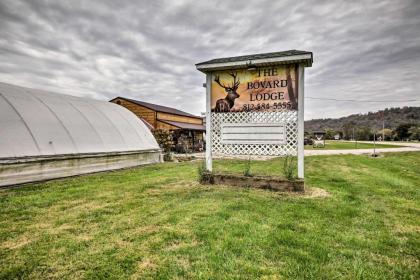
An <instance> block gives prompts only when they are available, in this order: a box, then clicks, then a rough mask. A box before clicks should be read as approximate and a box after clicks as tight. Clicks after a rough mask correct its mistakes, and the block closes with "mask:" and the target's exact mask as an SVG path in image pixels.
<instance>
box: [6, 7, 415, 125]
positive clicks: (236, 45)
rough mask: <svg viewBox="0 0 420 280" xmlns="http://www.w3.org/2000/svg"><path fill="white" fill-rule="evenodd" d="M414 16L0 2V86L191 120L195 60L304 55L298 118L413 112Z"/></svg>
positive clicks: (201, 101)
mask: <svg viewBox="0 0 420 280" xmlns="http://www.w3.org/2000/svg"><path fill="white" fill-rule="evenodd" d="M419 15H420V1H419V0H412V1H410V0H399V1H395V0H387V1H369V0H366V1H320V0H315V1H289V0H287V1H274V0H267V1H264V0H261V1H228V0H222V1H208V0H207V1H197V0H191V1H190V0H186V1H184V0H182V1H178V0H176V1H175V0H172V1H134V0H130V1H125V0H119V1H114V0H109V1H104V0H102V1H75V0H72V1H70V0H69V1H55V0H52V1H42V0H33V1H31V0H27V1H21V0H2V1H0V81H1V82H5V83H11V84H15V85H20V86H27V87H32V88H39V89H46V90H51V91H55V92H59V93H66V94H71V95H77V96H83V97H90V98H95V99H101V100H110V99H112V98H114V97H116V96H124V97H128V98H133V99H138V100H142V101H147V102H152V103H157V104H160V105H166V106H170V107H175V108H178V109H181V110H184V111H187V112H190V113H194V114H197V115H198V114H200V113H201V112H204V111H205V89H204V88H203V87H202V84H203V83H204V82H205V76H204V74H202V73H201V72H199V71H197V70H196V68H195V64H196V63H198V62H202V61H206V60H209V59H213V58H219V57H229V56H237V55H246V54H253V53H264V52H274V51H284V50H291V49H297V50H304V51H312V52H313V56H314V63H313V66H312V67H311V68H306V72H305V97H306V99H305V119H313V118H328V117H340V116H345V115H349V114H356V113H366V112H368V111H377V110H380V109H384V108H386V107H399V106H420V83H419V81H420V16H419ZM312 98H324V100H319V99H312ZM325 98H326V99H344V100H358V101H360V102H349V101H336V100H325ZM413 100H415V101H413ZM366 101H383V102H366ZM400 101H402V102H400Z"/></svg>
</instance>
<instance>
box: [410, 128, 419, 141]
mask: <svg viewBox="0 0 420 280" xmlns="http://www.w3.org/2000/svg"><path fill="white" fill-rule="evenodd" d="M408 134H410V137H409V138H410V140H420V126H419V125H416V126H412V127H410V128H409V129H408Z"/></svg>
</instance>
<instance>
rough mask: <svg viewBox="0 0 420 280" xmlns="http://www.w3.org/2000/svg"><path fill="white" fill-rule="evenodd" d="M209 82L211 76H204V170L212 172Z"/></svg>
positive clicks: (208, 74) (209, 74)
mask: <svg viewBox="0 0 420 280" xmlns="http://www.w3.org/2000/svg"><path fill="white" fill-rule="evenodd" d="M211 82H212V74H211V73H207V75H206V169H207V170H208V171H210V172H212V170H213V163H212V155H211V146H212V145H211V138H212V137H211V134H212V131H211Z"/></svg>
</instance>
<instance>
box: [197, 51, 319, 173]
mask: <svg viewBox="0 0 420 280" xmlns="http://www.w3.org/2000/svg"><path fill="white" fill-rule="evenodd" d="M312 62H313V58H312V52H306V51H296V50H294V51H286V52H278V53H266V54H257V55H248V56H241V57H233V58H221V59H213V60H210V61H206V62H202V63H198V64H196V68H197V70H199V71H201V72H203V73H205V74H206V84H205V88H206V169H207V170H208V171H210V172H212V170H213V164H212V163H213V159H212V138H213V135H212V134H213V128H212V119H211V118H212V100H211V94H212V82H213V80H214V79H215V77H216V76H215V71H219V70H233V71H234V70H237V69H243V68H249V69H250V68H254V69H255V68H256V67H260V68H263V67H270V66H279V65H284V64H295V65H297V67H296V68H297V75H296V76H297V77H296V79H297V81H296V83H297V92H298V108H297V115H298V117H297V153H296V154H297V158H298V177H299V178H301V179H304V96H305V92H304V90H305V87H304V84H305V81H304V79H305V77H304V76H305V69H304V68H305V67H311V66H312ZM222 114H223V113H222Z"/></svg>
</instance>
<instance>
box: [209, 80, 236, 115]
mask: <svg viewBox="0 0 420 280" xmlns="http://www.w3.org/2000/svg"><path fill="white" fill-rule="evenodd" d="M229 75H231V76H232V77H233V83H232V85H231V86H226V85H224V84H223V83H221V82H220V77H219V75H217V76H216V77H215V78H214V81H215V82H216V83H217V84H218V85H219V86H221V87H222V88H224V89H225V91H226V93H227V95H226V97H225V98H224V99H219V100H217V101H216V106H215V108H214V111H215V112H216V113H221V112H230V110H231V109H232V107H233V106H234V105H235V99H236V98H238V97H239V94H238V93H237V92H236V91H237V90H238V87H239V84H240V81H239V79H238V80H236V76H237V73H234V72H231V73H230V74H229Z"/></svg>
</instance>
